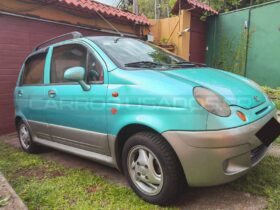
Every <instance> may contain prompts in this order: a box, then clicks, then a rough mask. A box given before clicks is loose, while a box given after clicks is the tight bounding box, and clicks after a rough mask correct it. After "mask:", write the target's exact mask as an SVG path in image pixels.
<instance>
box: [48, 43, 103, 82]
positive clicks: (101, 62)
mask: <svg viewBox="0 0 280 210" xmlns="http://www.w3.org/2000/svg"><path fill="white" fill-rule="evenodd" d="M66 45H81V46H83V47H84V48H85V49H86V50H87V54H86V66H88V58H89V53H92V54H93V56H94V57H95V58H96V59H97V60H98V62H99V63H100V64H101V66H102V70H103V81H91V82H88V81H87V75H88V73H89V71H88V69H87V68H86V75H85V78H86V80H85V82H86V84H88V85H103V84H106V83H105V77H107V74H106V73H105V72H107V65H106V62H105V61H104V60H103V59H102V57H101V56H100V55H99V53H98V52H96V50H95V49H94V48H93V47H92V46H89V45H88V44H87V43H84V42H78V41H71V42H67V43H65V42H64V43H58V44H55V45H53V46H52V50H51V56H50V62H49V72H48V74H49V81H48V85H54V86H55V85H80V84H79V83H78V82H65V83H64V82H60V83H52V82H51V71H52V61H53V51H54V49H55V48H56V47H63V46H66Z"/></svg>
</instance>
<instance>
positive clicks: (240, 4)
mask: <svg viewBox="0 0 280 210" xmlns="http://www.w3.org/2000/svg"><path fill="white" fill-rule="evenodd" d="M269 1H273V0H201V2H203V3H205V4H207V5H210V6H211V7H212V8H213V9H215V10H217V11H220V12H228V11H231V10H236V9H241V8H244V7H248V6H251V5H257V4H262V3H265V2H269Z"/></svg>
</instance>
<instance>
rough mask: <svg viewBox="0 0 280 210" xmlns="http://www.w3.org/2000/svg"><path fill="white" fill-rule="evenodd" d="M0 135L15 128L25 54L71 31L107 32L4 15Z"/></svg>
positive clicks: (0, 19) (0, 47)
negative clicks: (15, 94)
mask: <svg viewBox="0 0 280 210" xmlns="http://www.w3.org/2000/svg"><path fill="white" fill-rule="evenodd" d="M0 28H1V32H0V134H4V133H9V132H12V131H14V130H15V126H14V106H13V90H14V87H15V84H16V80H17V77H18V73H19V71H20V68H21V65H22V63H23V61H24V59H25V57H26V56H27V55H28V54H29V53H31V51H32V49H33V48H34V47H35V46H36V45H37V44H39V43H41V42H43V41H45V40H47V39H50V38H52V37H54V36H58V35H61V34H64V33H67V32H71V31H80V32H82V33H83V34H84V35H104V33H101V32H95V31H91V30H85V29H80V28H76V27H70V26H64V25H58V24H54V23H46V22H41V21H35V20H28V19H24V18H18V17H13V16H7V15H1V16H0Z"/></svg>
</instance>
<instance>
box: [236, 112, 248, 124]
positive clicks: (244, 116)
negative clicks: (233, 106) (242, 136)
mask: <svg viewBox="0 0 280 210" xmlns="http://www.w3.org/2000/svg"><path fill="white" fill-rule="evenodd" d="M236 114H237V116H238V117H239V118H240V119H241V120H242V121H244V122H246V121H247V117H246V115H245V114H243V113H242V112H240V111H237V112H236Z"/></svg>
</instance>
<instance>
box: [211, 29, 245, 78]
mask: <svg viewBox="0 0 280 210" xmlns="http://www.w3.org/2000/svg"><path fill="white" fill-rule="evenodd" d="M247 37H248V30H247V29H245V30H244V31H243V32H242V34H241V35H240V37H233V38H231V39H229V38H228V37H227V36H226V33H221V37H220V38H219V40H220V41H219V48H218V51H217V52H216V53H215V54H214V55H213V59H212V60H213V67H215V68H218V69H224V70H227V71H230V72H233V73H236V74H239V75H244V74H245V65H246V53H247V52H246V46H247ZM229 55H230V56H229Z"/></svg>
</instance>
